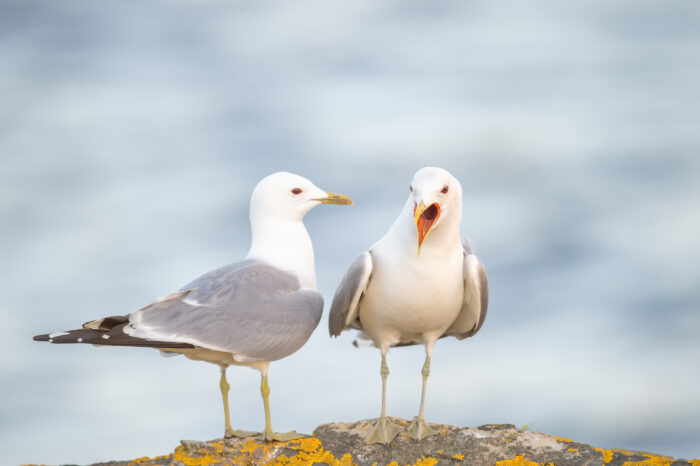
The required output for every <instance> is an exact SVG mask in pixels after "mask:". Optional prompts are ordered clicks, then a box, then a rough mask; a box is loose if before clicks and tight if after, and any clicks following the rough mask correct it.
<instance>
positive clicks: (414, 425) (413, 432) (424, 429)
mask: <svg viewBox="0 0 700 466" xmlns="http://www.w3.org/2000/svg"><path fill="white" fill-rule="evenodd" d="M432 352H433V345H432V344H430V345H426V347H425V353H426V354H425V363H424V364H423V370H422V371H421V374H422V375H423V390H422V392H421V398H420V411H419V412H418V416H416V417H415V418H414V419H413V422H411V425H410V426H408V429H406V435H408V436H409V437H411V438H414V439H416V440H422V439H424V438H425V437H430V436H431V435H437V434H438V432H437V431H436V430H434V429H431V428H430V426H428V423H427V422H425V417H423V409H424V408H425V386H426V384H427V382H428V376H429V375H430V355H431V354H432Z"/></svg>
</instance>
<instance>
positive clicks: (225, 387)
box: [219, 366, 256, 438]
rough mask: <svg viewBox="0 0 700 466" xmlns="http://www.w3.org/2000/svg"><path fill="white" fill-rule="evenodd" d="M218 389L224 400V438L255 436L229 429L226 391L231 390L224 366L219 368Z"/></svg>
mask: <svg viewBox="0 0 700 466" xmlns="http://www.w3.org/2000/svg"><path fill="white" fill-rule="evenodd" d="M219 387H221V397H222V398H223V399H224V416H225V417H226V430H225V431H224V438H231V437H240V438H245V437H252V436H253V435H256V434H255V432H249V431H247V430H233V428H231V421H230V418H229V410H228V391H229V389H230V388H231V385H229V383H228V381H227V380H226V366H221V381H220V382H219Z"/></svg>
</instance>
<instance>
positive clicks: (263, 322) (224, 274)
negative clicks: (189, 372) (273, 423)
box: [124, 261, 323, 361]
mask: <svg viewBox="0 0 700 466" xmlns="http://www.w3.org/2000/svg"><path fill="white" fill-rule="evenodd" d="M322 312H323V298H322V297H321V294H320V293H318V292H316V291H313V290H308V289H300V287H299V281H298V279H297V278H296V277H295V276H294V275H292V274H290V273H287V272H285V271H283V270H280V269H276V268H274V267H272V266H270V265H267V264H265V263H262V262H259V261H243V262H239V263H236V264H232V265H230V266H226V267H222V268H220V269H217V270H215V271H213V272H210V273H208V274H206V275H204V276H202V277H200V278H198V279H197V280H195V281H193V282H192V283H190V284H189V285H187V286H185V287H184V288H183V289H182V291H180V292H178V293H173V294H171V295H169V296H166V297H165V298H163V299H161V300H158V301H156V302H154V303H153V304H150V305H149V306H146V307H145V308H143V309H140V310H139V311H136V312H134V313H132V314H130V315H129V325H128V326H126V327H125V330H124V331H125V333H127V334H129V335H131V336H134V337H139V338H146V339H154V340H160V341H171V342H180V343H189V344H191V345H194V346H197V347H202V348H207V349H211V350H216V351H224V352H229V353H232V354H233V355H234V358H235V359H237V360H239V361H274V360H276V359H281V358H283V357H285V356H288V355H290V354H292V353H293V352H295V351H297V350H298V349H299V348H301V347H302V346H303V345H304V343H306V341H307V340H308V338H309V337H310V336H311V333H312V332H313V331H314V329H315V328H316V326H317V325H318V322H319V320H320V319H321V314H322Z"/></svg>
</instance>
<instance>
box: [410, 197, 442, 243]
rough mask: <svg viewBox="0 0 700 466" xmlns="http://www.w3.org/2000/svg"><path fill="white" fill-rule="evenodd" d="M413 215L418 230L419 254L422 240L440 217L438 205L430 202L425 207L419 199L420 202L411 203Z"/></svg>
mask: <svg viewBox="0 0 700 466" xmlns="http://www.w3.org/2000/svg"><path fill="white" fill-rule="evenodd" d="M413 215H414V219H413V220H414V222H415V223H416V230H418V255H419V256H420V250H421V247H422V246H423V241H425V238H427V237H428V235H429V234H430V232H431V231H432V229H433V226H434V225H435V222H437V221H438V219H439V218H440V206H439V205H438V204H430V205H429V206H427V207H426V205H425V204H424V203H423V201H420V204H415V203H414V204H413Z"/></svg>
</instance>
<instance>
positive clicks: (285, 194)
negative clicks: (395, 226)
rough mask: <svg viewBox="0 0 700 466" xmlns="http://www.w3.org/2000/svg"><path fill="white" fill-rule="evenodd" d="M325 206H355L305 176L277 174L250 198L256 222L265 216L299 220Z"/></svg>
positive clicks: (270, 176) (258, 187)
mask: <svg viewBox="0 0 700 466" xmlns="http://www.w3.org/2000/svg"><path fill="white" fill-rule="evenodd" d="M321 204H352V200H351V199H350V198H349V197H347V196H343V195H342V194H333V193H329V192H326V191H324V190H322V189H321V188H319V187H317V186H316V185H314V184H313V183H312V182H311V181H309V180H307V179H306V178H304V177H303V176H299V175H295V174H293V173H288V172H277V173H273V174H272V175H268V176H266V177H265V178H263V179H262V180H260V182H259V183H258V184H257V185H256V186H255V189H254V190H253V194H252V195H251V197H250V219H251V220H252V221H254V220H255V219H256V217H257V216H259V215H264V216H265V217H267V218H274V219H275V220H290V221H298V220H301V219H302V218H303V217H304V215H306V213H307V212H308V211H310V210H311V209H313V208H314V207H316V206H317V205H321Z"/></svg>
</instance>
